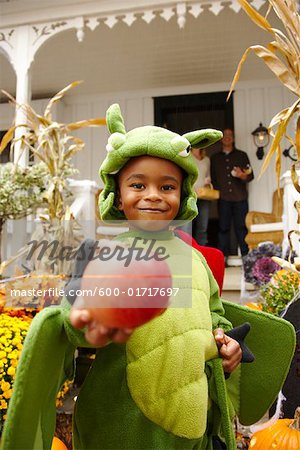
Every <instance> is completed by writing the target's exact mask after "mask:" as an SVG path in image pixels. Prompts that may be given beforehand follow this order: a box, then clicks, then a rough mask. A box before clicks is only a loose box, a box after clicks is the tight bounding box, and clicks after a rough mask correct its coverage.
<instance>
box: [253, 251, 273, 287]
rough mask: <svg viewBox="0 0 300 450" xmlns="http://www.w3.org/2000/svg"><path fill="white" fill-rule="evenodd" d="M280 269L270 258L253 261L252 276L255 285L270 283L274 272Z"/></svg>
mask: <svg viewBox="0 0 300 450" xmlns="http://www.w3.org/2000/svg"><path fill="white" fill-rule="evenodd" d="M279 269H280V266H279V265H278V264H276V263H275V262H274V261H273V260H272V259H271V258H270V257H268V256H265V257H263V258H260V259H258V260H257V261H255V263H254V266H253V269H252V275H253V277H254V278H255V280H256V284H257V285H258V286H261V285H262V284H266V283H268V282H269V281H270V279H271V277H272V275H273V273H274V272H276V271H277V270H279Z"/></svg>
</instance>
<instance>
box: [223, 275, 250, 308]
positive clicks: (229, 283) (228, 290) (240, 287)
mask: <svg viewBox="0 0 300 450" xmlns="http://www.w3.org/2000/svg"><path fill="white" fill-rule="evenodd" d="M243 277H244V274H243V267H242V266H231V267H226V268H225V275H224V283H223V292H222V297H223V298H224V299H225V300H229V301H232V302H234V303H239V304H244V303H247V302H248V301H252V298H253V297H255V295H256V293H257V289H256V288H255V286H254V285H253V284H251V283H245V281H244V278H243Z"/></svg>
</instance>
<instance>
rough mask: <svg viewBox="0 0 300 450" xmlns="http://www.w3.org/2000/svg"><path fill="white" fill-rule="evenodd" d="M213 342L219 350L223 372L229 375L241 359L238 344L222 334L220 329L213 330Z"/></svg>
mask: <svg viewBox="0 0 300 450" xmlns="http://www.w3.org/2000/svg"><path fill="white" fill-rule="evenodd" d="M214 336H215V341H216V344H217V347H218V349H219V355H220V356H221V358H222V359H223V362H222V365H223V369H224V372H226V373H231V372H233V371H234V369H236V367H237V366H238V365H239V363H240V362H241V359H242V350H241V347H240V344H239V343H238V342H237V341H236V340H235V339H232V338H231V337H229V336H227V335H226V334H225V333H224V330H222V328H217V329H216V330H214Z"/></svg>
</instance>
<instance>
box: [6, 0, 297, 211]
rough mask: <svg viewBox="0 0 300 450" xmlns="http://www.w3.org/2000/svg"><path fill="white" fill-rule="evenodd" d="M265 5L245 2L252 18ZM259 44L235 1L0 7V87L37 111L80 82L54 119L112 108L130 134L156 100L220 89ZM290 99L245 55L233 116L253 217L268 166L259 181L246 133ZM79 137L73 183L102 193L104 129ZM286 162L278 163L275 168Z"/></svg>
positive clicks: (146, 120)
mask: <svg viewBox="0 0 300 450" xmlns="http://www.w3.org/2000/svg"><path fill="white" fill-rule="evenodd" d="M265 3H266V2H265V1H262V0H253V1H252V5H253V6H254V7H255V8H257V9H258V10H260V11H264V9H266V4H265ZM270 20H272V21H273V22H275V23H277V22H276V18H273V19H272V18H270ZM277 25H278V24H277ZM268 38H269V36H268V35H266V33H265V32H264V31H263V30H261V29H259V28H258V27H256V26H255V25H254V24H253V23H252V22H251V21H250V19H249V18H248V17H247V16H246V14H245V13H244V12H243V11H242V10H241V8H240V5H239V3H238V1H237V0H228V1H227V0H225V1H220V0H198V1H194V0H189V1H186V2H183V1H182V2H176V1H175V0H51V1H50V0H6V1H5V0H0V88H1V89H4V90H6V91H8V92H10V93H12V94H13V95H15V96H16V98H17V101H18V102H19V103H22V102H29V101H32V102H33V104H35V105H36V108H37V109H39V108H42V107H43V105H45V104H46V99H47V98H49V97H50V96H52V95H53V94H55V93H56V92H57V91H59V90H60V89H62V88H63V87H64V86H66V85H67V84H69V83H70V82H72V81H74V80H84V83H83V84H81V85H80V86H79V87H77V88H76V89H73V90H72V91H71V92H70V93H69V94H68V95H67V96H66V97H65V98H64V100H63V101H62V102H61V104H60V105H59V106H58V107H57V111H56V113H57V120H58V121H60V120H61V121H68V122H69V121H75V120H80V119H85V118H90V117H103V116H104V115H105V111H106V108H107V107H108V105H110V104H111V103H113V102H119V103H120V105H121V108H122V111H123V115H124V118H125V123H126V126H127V128H128V129H130V128H132V127H135V126H139V125H143V124H150V123H154V100H153V99H154V98H156V97H161V96H173V95H187V94H201V93H213V92H224V91H228V90H229V88H230V84H231V80H232V78H233V75H234V73H235V69H236V67H237V64H238V62H239V60H240V58H241V56H242V54H243V52H244V51H245V49H246V48H247V47H248V46H249V45H252V44H257V43H260V44H266V42H268ZM291 100H292V98H291V95H290V93H289V92H288V91H287V90H286V89H285V88H283V87H282V86H281V85H280V84H279V82H278V81H277V80H276V79H275V78H274V76H273V74H272V73H271V72H270V71H269V70H268V69H267V68H266V67H265V65H264V64H263V62H262V61H260V60H258V58H255V57H254V56H250V57H249V59H248V60H247V61H246V63H245V65H244V69H243V71H242V75H241V79H240V81H239V82H238V84H237V86H236V89H235V93H234V97H233V115H234V128H235V134H236V145H237V147H238V148H240V149H243V150H245V151H247V153H248V155H249V158H250V160H251V163H252V166H253V169H254V173H255V176H256V179H255V182H252V183H251V184H250V186H249V203H250V209H252V210H253V209H255V210H260V211H266V212H268V211H270V209H271V198H272V193H273V191H274V189H275V188H276V178H275V171H274V167H273V165H272V164H271V166H270V167H269V169H268V170H267V172H266V173H265V174H264V175H263V177H262V178H260V179H259V180H258V174H259V172H260V167H261V165H262V161H260V160H258V159H257V158H256V155H255V152H256V147H255V145H254V143H253V140H252V136H251V132H252V131H253V130H254V129H255V128H256V127H257V126H258V124H259V122H262V123H263V124H264V125H268V124H269V121H270V119H271V118H272V117H273V115H274V114H275V113H277V112H278V111H279V110H280V109H282V108H283V107H285V106H288V105H290V103H291ZM1 101H2V103H1V104H0V130H5V129H7V128H8V127H9V126H10V124H11V120H12V117H13V109H12V107H11V105H8V104H7V103H6V97H5V96H4V95H1ZM18 120H19V121H21V120H22V118H21V117H19V118H18ZM207 127H211V124H210V123H207ZM81 137H82V138H83V139H84V140H85V142H86V149H85V150H84V151H83V152H81V153H79V154H78V155H77V157H76V160H75V164H76V166H77V167H78V168H79V169H80V173H81V178H83V179H90V180H94V181H96V182H97V183H99V185H100V186H101V183H100V181H99V179H98V168H99V165H100V163H101V161H102V160H103V158H104V156H105V144H106V140H107V131H106V129H105V127H103V128H99V129H87V130H85V131H82V132H81ZM287 146H288V145H287ZM290 163H291V161H290V160H289V159H287V158H283V171H285V170H286V169H288V168H289V167H290Z"/></svg>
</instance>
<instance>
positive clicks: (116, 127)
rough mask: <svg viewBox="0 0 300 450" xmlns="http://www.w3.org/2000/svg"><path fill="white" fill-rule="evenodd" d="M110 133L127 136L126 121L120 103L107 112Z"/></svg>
mask: <svg viewBox="0 0 300 450" xmlns="http://www.w3.org/2000/svg"><path fill="white" fill-rule="evenodd" d="M106 123H107V128H108V131H109V132H110V133H111V134H112V133H121V134H126V130H125V125H124V120H123V117H122V114H121V109H120V106H119V105H118V103H114V104H113V105H111V106H110V107H109V108H108V110H107V112H106Z"/></svg>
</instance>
